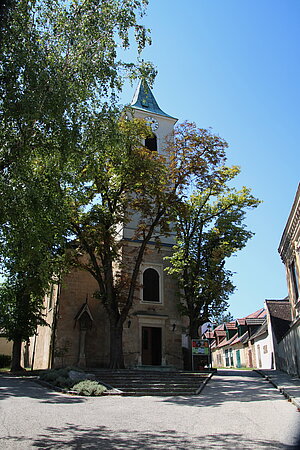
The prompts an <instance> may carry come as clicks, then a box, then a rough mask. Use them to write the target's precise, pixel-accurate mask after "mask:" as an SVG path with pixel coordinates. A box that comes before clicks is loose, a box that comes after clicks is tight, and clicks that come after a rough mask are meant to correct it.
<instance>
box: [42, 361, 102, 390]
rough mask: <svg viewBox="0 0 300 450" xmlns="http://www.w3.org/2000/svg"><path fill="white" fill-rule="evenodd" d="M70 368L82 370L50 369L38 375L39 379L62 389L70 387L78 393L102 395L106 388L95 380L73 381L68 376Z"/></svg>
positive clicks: (68, 368)
mask: <svg viewBox="0 0 300 450" xmlns="http://www.w3.org/2000/svg"><path fill="white" fill-rule="evenodd" d="M70 370H76V372H82V374H83V376H84V372H83V371H81V370H80V369H78V368H72V367H66V368H62V369H51V370H47V371H46V372H44V373H42V374H41V375H40V379H41V380H43V381H47V382H48V383H51V384H53V385H54V386H58V387H60V388H62V389H71V390H72V391H74V392H77V393H78V394H80V395H94V396H95V395H102V394H103V392H105V391H106V390H107V389H106V387H104V386H103V385H102V384H100V383H98V382H97V381H92V380H83V381H79V382H77V381H74V380H72V379H71V378H70V377H69V372H70Z"/></svg>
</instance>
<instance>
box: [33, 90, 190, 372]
mask: <svg viewBox="0 0 300 450" xmlns="http://www.w3.org/2000/svg"><path fill="white" fill-rule="evenodd" d="M131 108H132V111H133V115H134V116H135V117H137V118H143V119H146V120H147V121H148V122H149V123H150V126H151V128H152V130H153V133H154V136H151V137H149V138H148V139H146V141H145V146H146V147H148V149H149V150H150V151H155V152H158V153H160V154H163V152H164V151H165V148H166V140H167V138H168V137H169V136H170V135H172V133H173V128H174V125H175V123H176V121H177V119H176V118H174V117H172V116H170V115H168V114H166V113H165V112H164V111H162V110H161V109H160V107H159V106H158V104H157V102H156V100H155V98H154V96H153V94H152V92H151V90H150V88H149V86H148V84H147V83H146V81H140V83H139V85H138V87H137V90H136V92H135V94H134V97H133V100H132V102H131ZM138 221H139V217H138V214H133V217H132V220H131V221H130V223H128V224H126V226H124V225H123V224H122V225H121V226H120V229H119V239H120V263H119V261H118V263H116V264H115V266H114V270H115V275H116V277H117V276H120V273H121V272H122V271H123V272H122V273H123V274H124V275H125V277H124V283H125V285H126V274H127V271H128V273H129V274H130V270H129V269H130V267H131V266H132V265H134V264H135V261H136V256H137V254H138V250H139V247H140V244H141V243H140V241H139V240H138V239H137V238H136V237H135V234H134V232H135V230H136V226H137V224H138ZM158 235H159V229H158V230H157V233H156V236H158ZM159 238H160V246H159V248H157V245H156V242H155V237H153V240H152V241H150V242H148V244H147V249H146V251H145V253H144V256H143V261H142V264H141V266H140V271H139V274H138V277H139V279H138V282H137V285H136V289H135V293H134V294H135V295H134V301H133V305H132V307H131V309H130V311H129V315H128V317H127V319H126V321H125V322H124V326H123V353H124V362H125V367H128V368H132V367H141V366H145V367H146V368H150V367H151V366H155V367H157V366H161V367H162V368H163V367H165V368H166V367H173V368H177V369H181V368H182V367H183V357H182V329H183V328H182V318H181V317H180V315H179V312H178V285H177V282H176V280H175V279H174V278H172V277H171V276H170V275H168V274H167V273H166V271H165V268H166V266H167V265H168V261H167V259H166V257H168V256H171V254H172V248H173V245H174V235H172V233H171V234H170V235H169V236H159ZM129 276H130V275H129ZM98 289H99V286H98V284H97V282H96V280H95V279H94V278H93V276H92V275H91V274H90V273H89V272H88V271H87V270H81V269H79V268H78V269H75V268H74V270H72V271H71V272H70V273H68V274H66V276H65V277H64V281H63V283H62V284H61V285H60V286H59V289H57V290H56V291H55V295H53V296H52V293H51V294H50V297H49V299H47V298H46V299H45V310H46V314H47V317H46V320H47V322H48V323H49V324H50V325H51V327H39V333H38V336H37V337H34V338H33V340H32V345H31V349H32V350H33V349H34V355H35V356H32V359H33V358H35V359H34V367H35V368H47V367H48V366H49V363H50V361H51V358H52V355H53V356H54V366H60V365H62V366H64V365H65V366H67V365H68V366H73V365H82V366H83V367H89V368H93V367H107V366H108V365H109V360H110V351H111V350H110V340H109V336H110V323H109V319H108V316H107V312H106V311H105V309H104V306H103V304H102V303H101V302H99V300H98V299H97V298H95V296H94V293H95V292H96V291H97V290H98ZM52 297H53V298H52ZM53 349H54V350H53Z"/></svg>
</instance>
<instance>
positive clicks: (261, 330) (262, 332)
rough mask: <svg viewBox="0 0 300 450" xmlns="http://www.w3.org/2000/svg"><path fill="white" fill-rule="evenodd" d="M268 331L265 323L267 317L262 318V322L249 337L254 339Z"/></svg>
mask: <svg viewBox="0 0 300 450" xmlns="http://www.w3.org/2000/svg"><path fill="white" fill-rule="evenodd" d="M266 333H268V323H267V319H265V320H264V322H263V324H262V325H261V326H260V327H259V328H258V330H256V331H255V333H253V334H252V335H251V337H250V338H251V339H255V338H258V337H260V336H263V335H264V334H266Z"/></svg>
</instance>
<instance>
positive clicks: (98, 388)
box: [72, 380, 107, 395]
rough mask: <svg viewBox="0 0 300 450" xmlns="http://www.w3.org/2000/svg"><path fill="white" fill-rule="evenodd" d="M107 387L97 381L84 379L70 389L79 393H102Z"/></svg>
mask: <svg viewBox="0 0 300 450" xmlns="http://www.w3.org/2000/svg"><path fill="white" fill-rule="evenodd" d="M106 390H107V389H106V387H105V386H103V385H102V384H99V383H97V381H91V380H84V381H80V382H79V383H77V384H75V386H73V388H72V391H75V392H77V394H80V395H102V394H103V392H105V391H106Z"/></svg>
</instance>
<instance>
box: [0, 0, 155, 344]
mask: <svg viewBox="0 0 300 450" xmlns="http://www.w3.org/2000/svg"><path fill="white" fill-rule="evenodd" d="M146 6H147V0H141V1H139V0H126V1H125V2H124V1H121V0H114V1H107V0H72V1H67V2H66V1H64V0H55V1H53V2H49V1H47V0H41V1H38V2H35V1H33V2H32V1H29V0H19V1H18V2H8V3H7V5H6V8H5V17H4V16H3V17H4V19H5V20H4V21H3V22H2V23H1V24H0V25H1V27H4V28H5V33H3V34H2V35H1V42H0V54H1V58H0V61H1V62H0V192H1V196H0V254H1V265H2V270H4V271H5V275H6V276H7V277H8V280H7V282H6V283H5V284H4V285H3V286H2V288H1V293H0V296H1V298H0V301H1V305H0V308H1V311H2V312H3V317H2V318H1V319H0V321H1V323H2V324H3V326H5V329H6V330H8V332H9V336H10V338H11V339H18V340H24V339H27V337H28V335H29V334H32V333H33V332H34V330H35V328H36V326H37V325H38V324H42V323H44V322H43V320H42V300H41V299H42V298H43V296H44V294H45V292H46V291H47V290H48V287H49V282H50V281H51V278H52V277H53V274H55V275H56V276H57V277H58V278H59V276H60V275H61V273H62V271H63V270H64V269H65V268H66V267H67V266H66V261H65V259H64V258H63V256H62V255H63V249H64V247H65V243H66V241H67V240H68V239H69V238H70V232H71V231H70V226H69V224H70V221H71V219H72V218H73V210H74V202H75V203H78V202H79V203H80V205H81V206H82V207H84V205H85V204H86V203H88V202H87V201H86V199H84V198H83V197H84V195H87V196H88V195H89V194H88V190H87V189H85V188H82V191H81V190H80V189H79V190H78V191H77V192H76V193H75V192H74V191H76V189H74V188H73V191H72V186H73V187H74V186H75V185H76V183H77V181H78V179H79V178H80V181H81V182H82V184H81V187H82V186H83V185H84V183H85V182H86V183H88V178H87V177H86V178H85V181H84V175H83V170H84V169H86V165H85V164H83V165H82V162H83V161H85V158H86V157H87V156H88V155H89V156H90V157H91V154H90V152H91V151H92V148H91V146H90V144H89V142H87V140H88V136H89V133H90V132H91V133H92V134H95V133H98V136H100V140H99V145H100V144H102V143H103V142H104V141H105V140H104V135H107V134H108V133H109V130H108V129H107V128H106V123H107V121H106V118H107V117H108V116H110V115H112V116H114V112H113V111H114V110H115V109H117V108H116V106H115V105H116V101H117V94H118V93H119V92H120V89H121V86H122V84H123V82H124V79H125V77H126V76H130V77H135V76H137V74H138V73H143V75H144V76H146V77H149V78H153V76H154V75H155V71H154V69H153V66H152V65H151V64H150V63H142V64H139V63H127V62H124V61H122V59H121V58H120V57H119V51H118V49H120V48H123V49H127V48H128V47H129V46H130V45H131V44H132V43H135V44H136V46H137V51H138V53H140V52H141V50H142V49H143V47H144V46H145V45H146V44H147V43H149V42H150V38H149V36H148V30H146V29H145V28H144V27H143V26H142V25H141V24H140V23H139V19H140V17H142V15H143V14H144V8H145V7H146ZM1 29H2V28H1ZM132 31H133V32H134V36H135V37H134V38H133V39H131V38H130V36H131V35H132ZM107 102H109V103H110V104H111V105H112V106H111V107H110V108H108V107H107ZM102 119H103V123H102ZM99 162H100V163H101V161H100V160H99ZM100 167H101V166H100ZM94 168H95V167H94ZM78 177H79V178H78ZM85 187H86V186H85ZM70 191H72V194H74V195H70ZM77 194H78V195H77ZM98 212H99V211H96V212H95V214H98ZM19 349H20V346H19Z"/></svg>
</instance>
